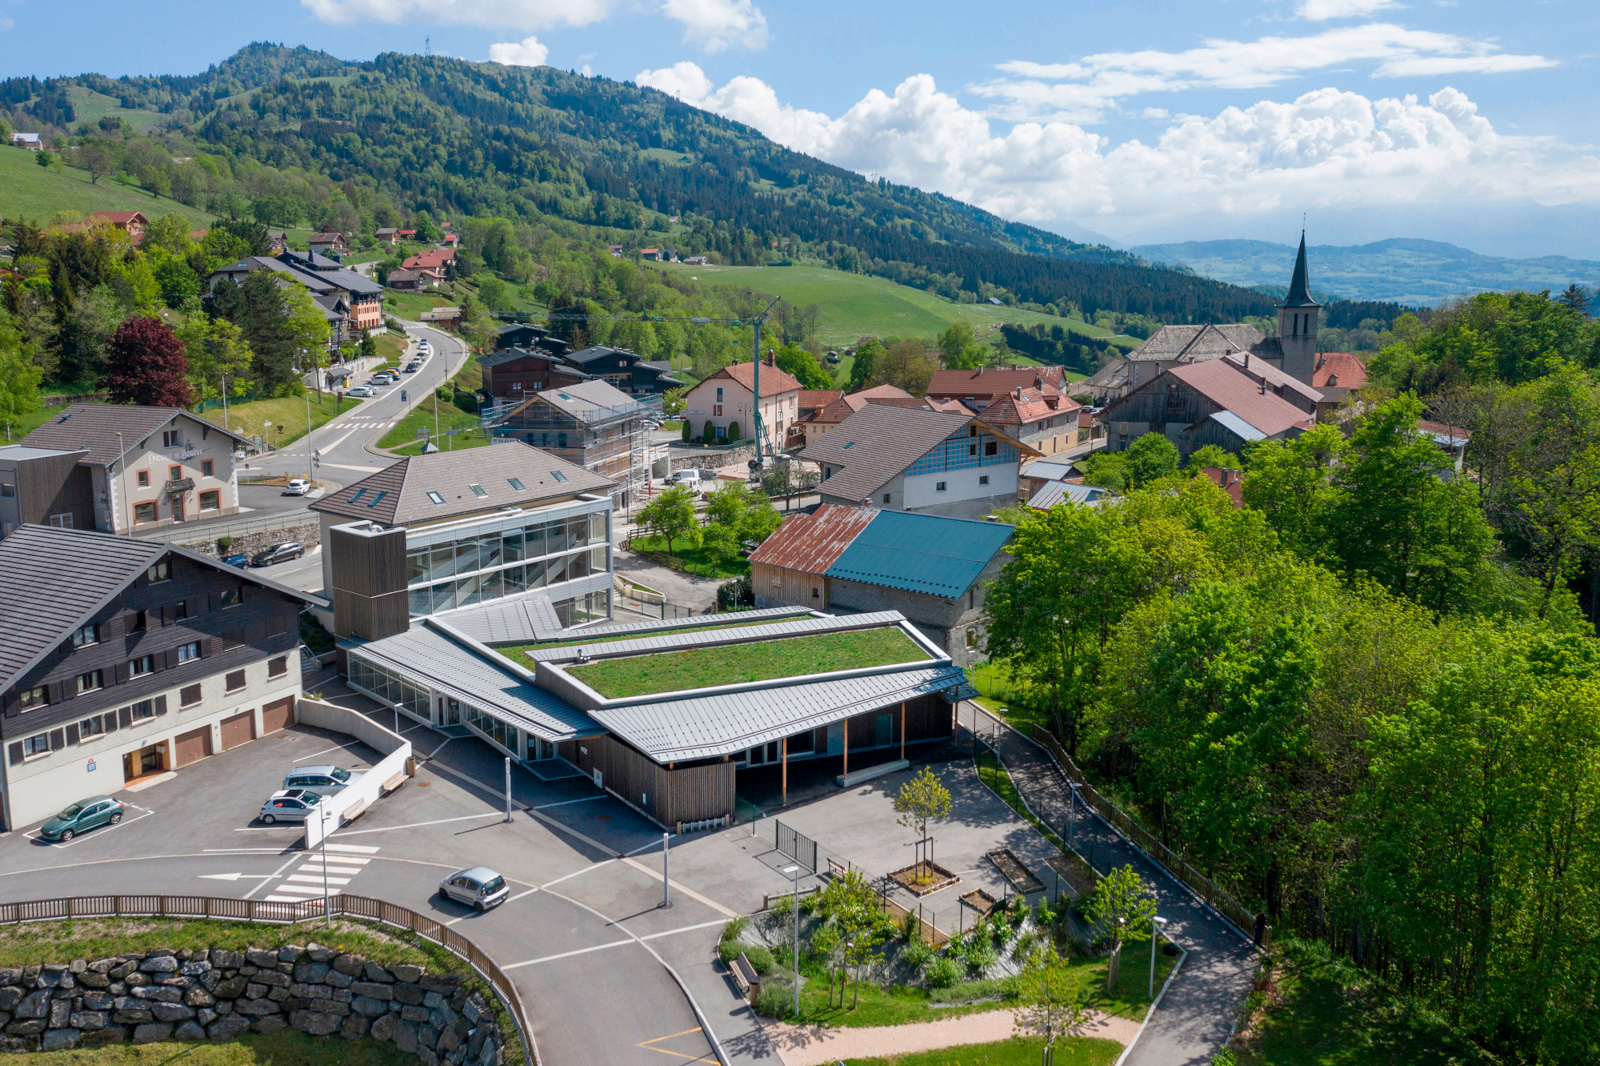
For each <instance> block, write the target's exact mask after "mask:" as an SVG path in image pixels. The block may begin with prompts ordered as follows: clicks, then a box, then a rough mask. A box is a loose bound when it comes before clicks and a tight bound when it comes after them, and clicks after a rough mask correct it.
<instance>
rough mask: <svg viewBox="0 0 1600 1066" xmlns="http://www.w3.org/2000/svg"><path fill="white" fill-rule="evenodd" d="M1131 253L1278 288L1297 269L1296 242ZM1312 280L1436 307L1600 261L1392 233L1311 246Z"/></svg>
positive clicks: (1557, 280) (1595, 276) (1582, 276)
mask: <svg viewBox="0 0 1600 1066" xmlns="http://www.w3.org/2000/svg"><path fill="white" fill-rule="evenodd" d="M1128 251H1130V252H1132V253H1133V254H1134V255H1137V256H1140V257H1142V258H1144V259H1148V260H1150V261H1151V262H1155V263H1165V264H1169V265H1179V264H1181V265H1183V266H1187V267H1188V268H1190V269H1191V270H1193V271H1194V272H1195V273H1197V274H1200V275H1203V276H1205V277H1208V278H1214V279H1216V280H1217V281H1226V282H1230V283H1232V284H1234V285H1244V286H1268V287H1278V288H1281V287H1282V286H1284V285H1286V284H1287V283H1288V278H1289V273H1290V271H1291V270H1292V269H1293V267H1294V253H1295V249H1294V246H1293V245H1289V244H1274V243H1272V242H1271V241H1187V242H1184V243H1182V244H1141V245H1136V246H1135V247H1132V248H1129V249H1128ZM1306 252H1307V259H1308V262H1309V265H1310V268H1311V283H1312V285H1313V286H1314V287H1315V288H1317V289H1319V290H1321V291H1324V292H1328V293H1335V294H1337V295H1338V296H1339V297H1341V298H1343V299H1346V300H1393V301H1395V302H1397V303H1402V304H1411V305H1416V306H1431V305H1433V304H1437V303H1440V302H1442V301H1444V300H1449V299H1451V298H1453V297H1457V296H1468V295H1471V294H1472V293H1475V292H1484V291H1486V290H1497V291H1502V292H1504V291H1509V290H1513V289H1526V290H1530V291H1534V292H1537V291H1538V290H1540V289H1550V290H1551V291H1553V292H1558V291H1560V290H1562V289H1565V288H1566V287H1567V286H1568V285H1570V284H1573V283H1574V282H1576V283H1577V284H1579V285H1582V286H1583V287H1584V288H1587V289H1589V290H1591V291H1592V290H1594V289H1595V288H1596V286H1600V262H1595V261H1594V260H1589V259H1569V258H1567V257H1566V256H1562V255H1548V256H1542V257H1540V258H1537V259H1505V258H1501V257H1498V256H1492V255H1479V254H1478V253H1477V252H1473V251H1469V250H1468V249H1466V248H1460V247H1457V246H1456V245H1454V244H1445V243H1443V242H1441V241H1423V240H1411V239H1406V238H1393V239H1390V240H1386V241H1374V242H1373V243H1372V244H1358V245H1353V246H1350V247H1340V246H1338V245H1331V244H1319V245H1312V246H1310V247H1308V248H1307V249H1306Z"/></svg>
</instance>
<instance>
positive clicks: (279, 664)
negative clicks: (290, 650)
mask: <svg viewBox="0 0 1600 1066" xmlns="http://www.w3.org/2000/svg"><path fill="white" fill-rule="evenodd" d="M288 672H289V657H288V656H287V655H280V656H278V657H277V658H276V659H268V660H267V676H268V677H282V676H283V675H284V674H287V673H288Z"/></svg>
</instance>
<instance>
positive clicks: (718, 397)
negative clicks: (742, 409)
mask: <svg viewBox="0 0 1600 1066" xmlns="http://www.w3.org/2000/svg"><path fill="white" fill-rule="evenodd" d="M717 402H718V403H721V402H722V389H721V387H720V386H719V387H718V388H717Z"/></svg>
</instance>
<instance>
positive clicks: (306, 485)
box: [283, 477, 311, 496]
mask: <svg viewBox="0 0 1600 1066" xmlns="http://www.w3.org/2000/svg"><path fill="white" fill-rule="evenodd" d="M310 491H311V482H309V481H307V480H306V479H305V478H303V477H292V478H290V479H289V483H288V484H287V485H285V486H284V487H283V494H284V495H285V496H304V495H305V494H306V493H308V492H310Z"/></svg>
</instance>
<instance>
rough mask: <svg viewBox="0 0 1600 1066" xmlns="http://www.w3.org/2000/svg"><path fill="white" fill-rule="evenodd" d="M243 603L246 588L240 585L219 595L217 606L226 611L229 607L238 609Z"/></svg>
mask: <svg viewBox="0 0 1600 1066" xmlns="http://www.w3.org/2000/svg"><path fill="white" fill-rule="evenodd" d="M243 602H244V588H243V586H240V585H234V586H233V587H231V588H225V589H223V590H222V591H221V592H220V593H218V594H217V605H218V606H219V607H221V608H222V609H224V610H226V609H227V608H229V607H237V606H239V605H240V604H241V603H243Z"/></svg>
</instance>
